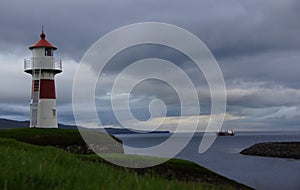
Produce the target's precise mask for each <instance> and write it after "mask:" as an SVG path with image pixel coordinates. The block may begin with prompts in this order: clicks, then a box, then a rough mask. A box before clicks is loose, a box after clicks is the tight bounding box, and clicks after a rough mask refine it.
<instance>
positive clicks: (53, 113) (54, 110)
mask: <svg viewBox="0 0 300 190" xmlns="http://www.w3.org/2000/svg"><path fill="white" fill-rule="evenodd" d="M52 115H53V117H56V109H55V108H52Z"/></svg>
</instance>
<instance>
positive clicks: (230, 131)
mask: <svg viewBox="0 0 300 190" xmlns="http://www.w3.org/2000/svg"><path fill="white" fill-rule="evenodd" d="M217 135H218V136H234V135H235V133H234V131H233V130H232V129H227V130H225V131H220V132H217Z"/></svg>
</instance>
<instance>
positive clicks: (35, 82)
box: [24, 29, 62, 128]
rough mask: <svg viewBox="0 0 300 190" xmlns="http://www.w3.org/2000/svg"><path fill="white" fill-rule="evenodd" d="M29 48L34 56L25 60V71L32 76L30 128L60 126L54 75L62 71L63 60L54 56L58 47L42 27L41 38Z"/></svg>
mask: <svg viewBox="0 0 300 190" xmlns="http://www.w3.org/2000/svg"><path fill="white" fill-rule="evenodd" d="M29 49H30V50H31V51H32V57H31V58H26V59H25V60H24V72H26V73H28V74H30V75H31V76H32V89H31V101H30V128H58V126H57V113H56V94H55V80H54V77H55V75H56V74H58V73H61V72H62V62H61V59H57V58H55V57H54V51H55V50H56V49H57V48H56V47H55V46H53V45H52V44H51V43H49V42H48V41H47V40H46V35H45V33H44V30H43V29H42V33H41V34H40V40H39V41H38V42H36V43H35V44H34V45H32V46H30V47H29Z"/></svg>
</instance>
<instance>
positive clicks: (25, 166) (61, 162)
mask: <svg viewBox="0 0 300 190" xmlns="http://www.w3.org/2000/svg"><path fill="white" fill-rule="evenodd" d="M21 141H22V142H21ZM29 143H30V144H29ZM74 143H75V144H76V145H82V146H84V141H83V140H82V139H81V136H80V135H79V132H78V131H76V130H66V129H11V130H0V167H1V172H0V188H1V189H116V188H117V189H125V190H126V189H143V190H144V189H250V188H248V187H246V186H244V185H242V184H239V183H236V182H234V181H232V180H229V179H227V178H225V177H222V176H219V175H218V174H216V173H213V172H211V171H209V170H207V169H205V168H203V167H200V166H198V165H196V164H194V163H191V162H188V161H183V160H178V159H171V160H169V161H168V162H166V163H164V164H161V165H159V166H155V167H151V168H145V169H128V168H122V167H117V166H114V165H112V164H110V163H107V162H106V161H104V160H103V159H102V158H100V157H99V156H97V155H95V154H72V153H69V152H67V151H65V150H64V149H65V146H70V145H73V144H74ZM41 145H42V146H41ZM56 146H58V147H59V148H56ZM106 146H111V145H106ZM107 155H110V156H112V157H115V158H116V159H122V158H124V157H127V158H128V157H130V158H131V159H132V160H133V161H134V160H135V159H137V158H141V157H139V156H135V155H124V154H107ZM144 158H145V159H152V158H151V157H149V158H147V157H144ZM153 159H155V158H153Z"/></svg>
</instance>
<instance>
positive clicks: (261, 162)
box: [118, 132, 300, 190]
mask: <svg viewBox="0 0 300 190" xmlns="http://www.w3.org/2000/svg"><path fill="white" fill-rule="evenodd" d="M169 136H170V134H138V135H118V137H119V138H120V139H122V141H123V143H124V144H126V145H128V146H134V147H149V146H153V145H157V144H159V143H161V142H163V141H164V140H166V139H167V138H168V137H169ZM201 139H202V133H197V134H196V135H195V136H194V137H193V139H192V140H191V141H190V143H189V144H188V145H187V146H186V147H185V149H184V150H183V151H181V152H180V153H179V154H178V155H177V156H176V157H177V158H182V159H186V160H190V161H193V162H196V163H198V164H199V165H201V166H204V167H206V168H208V169H210V170H212V171H215V172H216V173H218V174H221V175H223V176H226V177H228V178H230V179H233V180H236V181H238V182H240V183H243V184H246V185H248V186H251V187H253V188H255V189H266V190H269V189H287V190H293V189H295V190H299V189H300V160H294V159H282V158H268V157H258V156H246V155H241V154H239V152H240V151H241V150H242V149H244V148H247V147H249V146H251V145H253V144H255V143H259V142H274V141H300V132H239V133H237V134H236V135H235V136H225V137H218V138H217V140H216V141H215V142H214V144H213V145H212V146H211V147H210V149H209V150H208V151H207V152H205V153H204V154H199V153H198V148H199V144H200V141H201ZM178 141H180V139H178ZM174 146H176V143H174ZM165 151H168V150H165ZM125 152H126V153H127V154H139V152H129V151H128V150H125ZM152 156H159V155H152Z"/></svg>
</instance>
